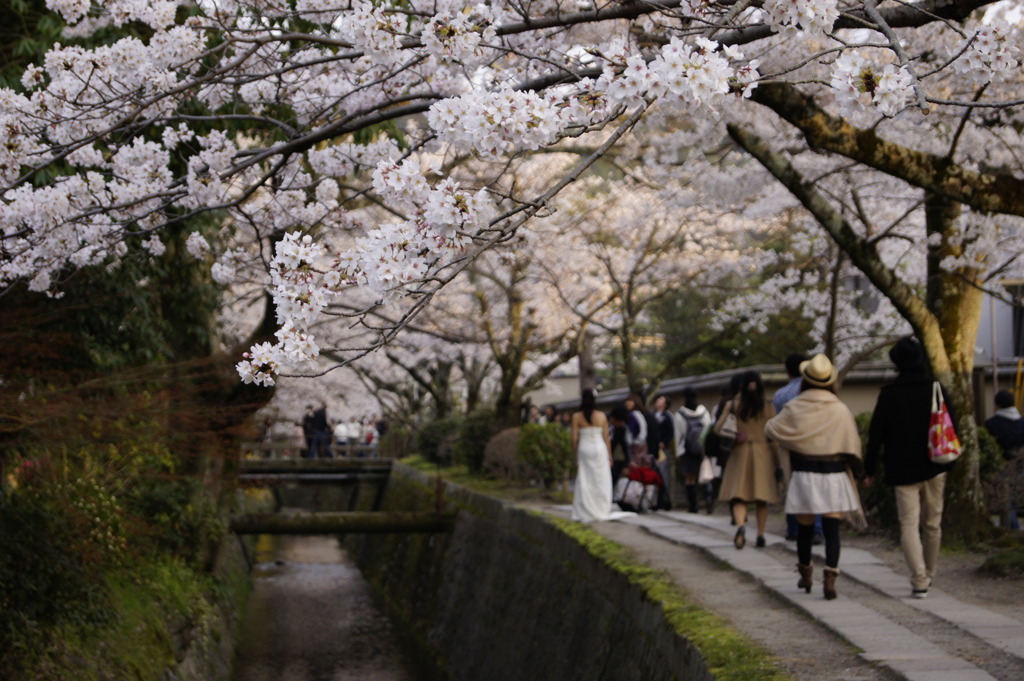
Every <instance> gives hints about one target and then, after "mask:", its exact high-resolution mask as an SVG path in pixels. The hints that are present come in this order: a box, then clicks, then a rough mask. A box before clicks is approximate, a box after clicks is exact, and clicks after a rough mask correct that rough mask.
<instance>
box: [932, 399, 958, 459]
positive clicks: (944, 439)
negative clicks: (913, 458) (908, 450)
mask: <svg viewBox="0 0 1024 681" xmlns="http://www.w3.org/2000/svg"><path fill="white" fill-rule="evenodd" d="M928 456H929V458H930V459H931V460H932V462H933V463H938V464H947V463H953V462H954V461H956V460H957V459H958V458H960V438H959V437H958V436H957V434H956V429H955V428H954V427H953V419H951V418H950V416H949V410H948V409H947V408H946V402H945V400H943V399H942V388H941V387H940V386H939V382H938V381H936V382H935V385H934V386H933V387H932V415H931V420H930V421H929V427H928Z"/></svg>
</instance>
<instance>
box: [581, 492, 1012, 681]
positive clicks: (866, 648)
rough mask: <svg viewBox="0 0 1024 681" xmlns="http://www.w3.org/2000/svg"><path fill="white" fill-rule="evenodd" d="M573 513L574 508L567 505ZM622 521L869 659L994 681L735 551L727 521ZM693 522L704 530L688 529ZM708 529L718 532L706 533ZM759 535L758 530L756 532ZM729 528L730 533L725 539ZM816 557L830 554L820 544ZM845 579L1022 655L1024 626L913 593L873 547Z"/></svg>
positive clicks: (914, 677) (948, 678) (912, 680)
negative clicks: (710, 560)
mask: <svg viewBox="0 0 1024 681" xmlns="http://www.w3.org/2000/svg"><path fill="white" fill-rule="evenodd" d="M564 508H565V509H566V510H565V511H563V512H564V513H566V514H568V512H569V511H570V510H571V509H570V507H564ZM618 522H625V523H627V524H630V525H635V526H639V527H642V528H643V529H644V530H645V531H647V532H649V533H650V534H652V535H655V536H658V537H661V538H663V539H665V540H667V541H670V542H673V543H677V544H685V545H688V546H695V547H698V548H701V549H703V550H704V551H705V552H706V553H708V554H709V555H711V556H713V557H715V558H716V559H718V560H721V561H722V562H724V563H726V564H728V565H731V566H732V567H733V568H734V569H736V570H739V571H740V572H744V573H746V574H748V575H750V576H751V577H752V578H753V579H755V580H756V581H757V582H758V583H760V584H762V585H763V586H764V587H765V588H768V589H771V590H772V591H774V592H775V593H777V594H778V595H780V596H781V597H783V598H785V599H786V600H788V601H789V602H791V603H793V604H794V605H795V606H796V607H798V608H801V609H803V610H804V611H805V612H807V613H808V614H809V615H810V616H811V617H813V618H815V619H816V620H817V621H819V622H820V623H821V624H822V625H823V626H826V627H828V628H829V629H831V630H832V631H834V632H836V633H837V634H839V635H840V636H842V637H843V638H845V639H846V640H847V641H849V642H850V643H851V644H852V645H854V646H856V647H857V648H859V649H860V650H861V651H862V652H861V656H862V657H863V658H864V659H865V660H868V661H871V662H877V663H879V664H883V665H885V666H886V667H888V668H890V669H892V670H893V671H894V672H896V673H897V674H899V675H900V676H901V677H903V678H904V679H907V681H996V680H995V678H994V677H993V676H992V675H990V674H989V673H987V672H986V671H984V670H982V669H979V668H977V667H976V666H975V665H973V664H971V662H969V661H968V660H965V659H963V658H959V657H955V656H951V655H950V654H949V653H947V652H945V651H944V650H942V649H941V648H939V647H938V646H936V645H935V644H933V643H932V642H931V641H929V640H927V639H925V638H923V637H921V636H919V635H917V634H915V633H913V632H912V631H910V630H909V629H907V628H905V627H903V626H902V625H900V624H897V623H896V622H893V621H891V620H889V619H888V618H887V617H885V616H884V615H882V614H880V613H878V612H876V611H874V610H872V609H870V608H868V607H867V606H864V605H862V604H860V603H857V602H856V601H853V600H851V599H848V598H847V599H844V598H840V599H837V600H834V601H826V600H824V599H823V598H822V597H821V587H820V584H821V582H820V571H818V570H816V575H815V576H816V577H818V578H819V579H818V581H817V582H816V583H815V587H817V588H815V589H812V591H811V593H809V594H808V593H805V592H804V590H803V589H798V588H797V586H796V582H797V579H798V575H797V572H796V570H795V562H794V563H793V565H787V564H783V563H780V562H779V561H778V560H777V559H775V558H774V557H772V556H770V555H768V554H766V553H764V552H761V551H757V550H743V551H737V550H736V548H735V547H734V546H733V542H732V538H733V535H734V534H735V528H734V527H733V526H732V525H731V524H730V522H729V519H728V518H723V517H721V516H708V515H703V514H696V513H684V512H679V511H669V512H658V513H652V514H643V515H638V516H634V517H630V518H625V519H623V520H620V521H618ZM688 526H695V527H697V528H700V530H701V531H697V530H695V529H687V528H688ZM707 530H713V532H712V533H710V534H709V533H707ZM747 532H748V536H747V544H748V547H747V548H748V549H753V544H754V539H755V537H756V534H749V533H750V532H751V530H750V527H749V526H748V529H747ZM755 532H756V530H755ZM723 533H724V536H723ZM765 540H766V542H767V543H769V544H781V545H783V546H786V548H787V549H790V550H791V551H792V552H793V553H794V554H795V545H793V544H792V542H786V541H785V538H784V537H781V536H779V535H775V534H771V533H766V534H765ZM814 551H815V554H817V555H818V556H819V557H823V556H824V550H823V548H822V547H815V550H814ZM842 569H843V576H844V578H849V579H855V580H856V581H858V582H861V583H863V584H865V585H866V586H869V587H871V588H873V589H875V590H877V591H879V592H881V593H884V594H887V595H891V596H894V597H897V598H901V599H904V600H905V601H906V602H907V603H908V604H911V605H913V606H915V607H918V608H920V609H922V610H925V611H927V612H930V613H931V614H933V615H935V616H937V617H940V618H942V619H944V620H946V621H948V622H950V623H952V624H954V625H956V626H958V627H960V628H962V629H965V630H967V631H970V632H971V633H972V634H974V635H975V636H978V637H979V638H981V639H983V640H985V641H986V642H988V643H989V644H991V645H993V646H995V647H998V648H1000V649H1002V650H1005V651H1007V652H1009V653H1011V654H1013V655H1015V656H1018V657H1024V624H1022V623H1021V622H1019V621H1017V620H1015V619H1013V618H1009V617H1006V616H1003V615H1000V614H998V613H994V612H991V611H989V610H985V609H984V608H979V607H977V606H973V605H970V604H967V603H963V602H961V601H958V600H957V599H955V598H953V597H952V596H950V595H949V594H947V593H944V592H942V591H940V590H938V589H932V593H929V598H928V599H913V598H910V597H909V596H910V593H909V592H910V588H909V584H908V582H907V578H906V577H904V576H902V575H900V574H898V573H896V572H894V571H893V570H892V569H891V568H889V567H888V566H886V565H885V563H884V562H882V561H881V560H880V559H879V558H877V557H875V556H874V555H872V554H871V553H870V552H868V551H864V550H862V549H854V548H844V549H843V559H842Z"/></svg>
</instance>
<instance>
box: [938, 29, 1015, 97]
mask: <svg viewBox="0 0 1024 681" xmlns="http://www.w3.org/2000/svg"><path fill="white" fill-rule="evenodd" d="M1019 41H1020V32H1019V31H1014V30H1013V29H1012V28H1011V27H1010V26H1009V25H1008V24H1007V23H1006V22H1004V21H996V22H993V23H991V24H988V25H983V26H980V27H979V28H978V30H977V32H976V33H975V34H974V38H973V40H971V41H970V44H969V45H968V46H967V49H966V51H965V52H964V54H963V56H961V57H960V58H959V59H957V60H956V61H954V62H953V71H954V72H956V73H958V74H960V75H962V76H964V77H966V78H968V79H969V80H970V81H971V82H972V83H974V84H976V85H984V84H985V83H989V82H991V81H992V80H994V79H999V78H1007V77H1014V76H1016V75H1017V74H1018V72H1019V70H1020V56H1021V51H1020V48H1019V47H1018V45H1019Z"/></svg>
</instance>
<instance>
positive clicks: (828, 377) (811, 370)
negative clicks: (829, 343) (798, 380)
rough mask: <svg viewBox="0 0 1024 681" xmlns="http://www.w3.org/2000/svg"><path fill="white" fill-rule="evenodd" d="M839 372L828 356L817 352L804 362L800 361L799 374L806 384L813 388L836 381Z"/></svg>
mask: <svg viewBox="0 0 1024 681" xmlns="http://www.w3.org/2000/svg"><path fill="white" fill-rule="evenodd" d="M838 374H839V372H838V371H836V368H835V367H834V366H833V365H832V362H830V361H829V359H828V357H826V356H825V355H822V354H820V353H819V354H817V355H815V356H814V357H811V358H810V359H809V360H807V361H806V362H800V376H801V377H802V378H803V379H804V382H805V383H807V385H810V386H813V387H815V388H827V387H829V386H830V385H832V384H833V383H835V382H836V376H838Z"/></svg>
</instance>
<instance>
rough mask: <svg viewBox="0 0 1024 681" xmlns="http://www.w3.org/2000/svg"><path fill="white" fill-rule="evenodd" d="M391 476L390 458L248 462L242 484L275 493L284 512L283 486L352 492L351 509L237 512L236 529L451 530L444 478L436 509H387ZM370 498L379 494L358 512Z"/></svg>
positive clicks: (338, 531)
mask: <svg viewBox="0 0 1024 681" xmlns="http://www.w3.org/2000/svg"><path fill="white" fill-rule="evenodd" d="M390 475H391V460H390V459H377V458H346V459H243V460H242V461H241V462H240V464H239V472H238V482H239V485H241V486H243V487H269V488H271V489H273V490H274V491H275V498H276V499H277V506H278V508H279V509H280V507H281V505H282V504H281V499H280V491H281V489H282V488H292V489H294V488H296V487H308V486H318V487H322V486H333V487H342V488H347V490H348V492H349V494H348V495H347V496H348V502H347V505H348V510H345V511H322V510H314V511H312V512H298V513H296V512H287V513H284V512H281V511H280V510H278V511H277V512H273V513H244V514H235V515H233V516H232V517H231V521H230V528H231V531H233V532H235V533H238V534H376V533H382V532H398V533H409V532H447V531H450V530H451V528H452V525H453V524H454V522H455V513H454V512H451V511H446V510H445V509H444V498H443V487H442V485H441V484H440V480H439V481H438V486H437V496H436V504H435V507H434V509H432V510H427V511H384V510H381V508H380V507H381V499H382V497H383V494H384V490H385V489H386V487H387V483H388V479H389V477H390ZM368 494H370V495H372V496H373V499H372V501H371V502H370V508H371V510H368V511H365V510H364V511H358V510H356V509H357V508H358V507H359V506H360V504H361V502H362V500H363V499H364V496H365V495H368Z"/></svg>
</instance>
